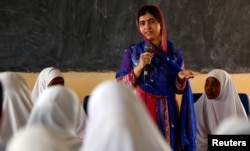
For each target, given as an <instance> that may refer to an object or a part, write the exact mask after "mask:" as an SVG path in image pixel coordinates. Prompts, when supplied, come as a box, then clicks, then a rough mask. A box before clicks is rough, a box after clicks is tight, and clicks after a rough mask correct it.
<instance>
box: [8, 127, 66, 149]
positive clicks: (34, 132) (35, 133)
mask: <svg viewBox="0 0 250 151" xmlns="http://www.w3.org/2000/svg"><path fill="white" fill-rule="evenodd" d="M65 144H66V143H65V142H64V140H63V139H62V138H61V137H60V136H59V135H58V134H57V133H55V132H53V130H51V129H49V128H47V127H45V126H42V125H36V126H32V127H29V129H20V130H19V131H18V132H17V134H16V135H15V136H14V137H12V138H11V140H10V142H9V143H8V145H7V148H6V151H70V149H69V148H68V147H67V146H66V145H65Z"/></svg>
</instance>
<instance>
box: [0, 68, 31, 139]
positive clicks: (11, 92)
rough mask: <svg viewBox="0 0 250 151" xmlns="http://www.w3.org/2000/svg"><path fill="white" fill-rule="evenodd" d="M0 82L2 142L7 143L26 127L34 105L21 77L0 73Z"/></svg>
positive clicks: (14, 74) (0, 135) (10, 73)
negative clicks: (1, 93)
mask: <svg viewBox="0 0 250 151" xmlns="http://www.w3.org/2000/svg"><path fill="white" fill-rule="evenodd" d="M0 82H1V83H2V88H3V106H2V117H1V123H0V142H1V143H7V142H8V141H9V139H10V137H11V136H12V135H14V134H15V133H16V132H17V131H18V129H19V128H21V127H23V126H25V124H26V122H27V120H28V117H29V115H30V112H31V110H32V106H33V105H32V101H31V97H30V90H29V88H28V85H27V83H26V81H25V80H24V79H23V78H22V77H21V76H20V75H18V74H16V73H14V72H3V73H0Z"/></svg>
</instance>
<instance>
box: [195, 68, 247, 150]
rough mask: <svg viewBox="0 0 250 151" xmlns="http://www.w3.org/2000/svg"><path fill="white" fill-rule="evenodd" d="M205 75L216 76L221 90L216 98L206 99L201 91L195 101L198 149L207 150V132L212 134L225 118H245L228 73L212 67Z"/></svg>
mask: <svg viewBox="0 0 250 151" xmlns="http://www.w3.org/2000/svg"><path fill="white" fill-rule="evenodd" d="M207 77H214V78H216V79H217V80H218V81H219V82H220V85H221V90H220V94H219V96H218V97H217V98H215V99H208V98H207V96H206V94H205V93H203V94H202V96H201V97H200V98H199V99H198V101H197V102H196V103H195V112H196V118H197V146H198V150H207V136H208V134H213V133H214V131H215V129H216V127H217V126H218V125H219V123H220V122H221V121H223V120H224V119H225V118H227V117H229V116H235V117H243V118H245V119H247V115H246V112H245V109H244V107H243V105H242V103H241V101H240V98H239V95H238V92H237V91H236V89H235V87H234V84H233V82H232V79H231V77H230V75H229V74H228V73H227V72H225V71H224V70H221V69H214V70H212V71H210V72H209V73H208V76H207Z"/></svg>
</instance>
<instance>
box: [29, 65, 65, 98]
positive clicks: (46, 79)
mask: <svg viewBox="0 0 250 151" xmlns="http://www.w3.org/2000/svg"><path fill="white" fill-rule="evenodd" d="M56 77H63V75H62V72H61V71H60V70H59V69H58V68H55V67H47V68H44V69H43V70H42V71H41V72H40V73H39V75H38V78H37V79H36V82H35V85H34V88H33V90H32V93H31V98H32V100H33V102H36V101H37V99H38V97H39V95H40V94H41V93H42V92H43V91H44V90H45V89H46V88H47V87H48V85H49V83H50V82H51V81H52V80H53V79H55V78H56Z"/></svg>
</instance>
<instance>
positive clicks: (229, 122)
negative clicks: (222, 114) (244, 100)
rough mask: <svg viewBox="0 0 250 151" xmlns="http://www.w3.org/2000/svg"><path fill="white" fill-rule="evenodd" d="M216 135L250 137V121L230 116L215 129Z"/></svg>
mask: <svg viewBox="0 0 250 151" xmlns="http://www.w3.org/2000/svg"><path fill="white" fill-rule="evenodd" d="M214 134H216V135H250V122H249V119H248V120H246V118H242V117H238V118H237V117H235V116H230V117H228V118H226V119H224V120H223V121H222V122H221V123H220V124H219V126H218V127H217V128H216V129H215V133H214Z"/></svg>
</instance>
